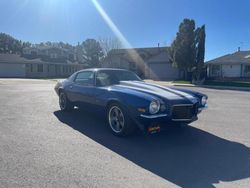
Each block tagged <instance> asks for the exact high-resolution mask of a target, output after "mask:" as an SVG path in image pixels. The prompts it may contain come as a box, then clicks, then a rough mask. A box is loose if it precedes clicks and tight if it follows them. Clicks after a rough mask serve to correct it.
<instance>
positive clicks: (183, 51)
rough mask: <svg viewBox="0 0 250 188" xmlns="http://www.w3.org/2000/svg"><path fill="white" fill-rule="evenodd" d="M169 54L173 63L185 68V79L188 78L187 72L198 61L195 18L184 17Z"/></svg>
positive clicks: (182, 68)
mask: <svg viewBox="0 0 250 188" xmlns="http://www.w3.org/2000/svg"><path fill="white" fill-rule="evenodd" d="M169 55H170V61H171V62H172V64H173V65H174V66H176V67H178V68H179V69H181V70H183V72H184V79H187V73H188V72H190V71H191V70H192V68H193V67H194V66H195V63H196V50H195V21H194V20H190V19H184V20H183V22H182V23H181V24H180V26H179V31H178V32H177V34H176V38H175V40H174V41H173V42H172V44H171V47H170V49H169Z"/></svg>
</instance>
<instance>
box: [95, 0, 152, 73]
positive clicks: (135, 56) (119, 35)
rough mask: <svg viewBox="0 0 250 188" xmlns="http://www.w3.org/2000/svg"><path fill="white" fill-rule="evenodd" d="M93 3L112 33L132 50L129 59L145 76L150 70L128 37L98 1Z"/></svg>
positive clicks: (129, 51) (129, 52)
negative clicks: (146, 71)
mask: <svg viewBox="0 0 250 188" xmlns="http://www.w3.org/2000/svg"><path fill="white" fill-rule="evenodd" d="M91 1H92V3H93V4H94V6H95V8H96V10H97V11H98V12H99V14H100V15H101V16H102V18H103V20H104V21H105V22H106V24H107V25H108V26H109V28H110V29H111V30H112V32H113V33H114V34H115V36H116V37H117V38H118V39H119V40H120V41H121V42H122V45H123V46H124V47H126V48H130V49H129V50H127V52H128V55H129V57H130V58H131V59H132V60H133V62H135V64H136V67H137V69H139V70H140V71H141V72H142V73H143V74H144V75H145V70H149V68H148V66H147V64H146V63H145V62H144V60H143V59H142V58H141V56H140V55H139V54H138V53H137V51H136V50H135V49H134V48H133V47H132V45H131V44H130V43H129V41H128V40H127V39H126V37H125V36H124V35H123V34H122V32H121V31H120V30H119V28H118V27H117V26H116V25H115V23H114V22H113V21H112V20H111V18H110V17H109V16H108V14H107V13H106V11H105V10H104V9H103V7H102V6H101V5H100V3H99V2H98V1H97V0H91Z"/></svg>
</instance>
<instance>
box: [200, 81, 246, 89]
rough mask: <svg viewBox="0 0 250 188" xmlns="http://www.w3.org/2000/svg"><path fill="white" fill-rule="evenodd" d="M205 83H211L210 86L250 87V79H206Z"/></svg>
mask: <svg viewBox="0 0 250 188" xmlns="http://www.w3.org/2000/svg"><path fill="white" fill-rule="evenodd" d="M204 85H209V86H229V87H249V88H250V81H220V80H206V81H205V83H204Z"/></svg>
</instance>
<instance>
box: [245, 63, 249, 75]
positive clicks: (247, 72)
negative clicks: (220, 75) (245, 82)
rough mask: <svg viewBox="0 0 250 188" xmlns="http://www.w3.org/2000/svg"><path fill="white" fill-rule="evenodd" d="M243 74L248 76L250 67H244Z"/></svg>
mask: <svg viewBox="0 0 250 188" xmlns="http://www.w3.org/2000/svg"><path fill="white" fill-rule="evenodd" d="M245 73H246V75H250V65H246V66H245Z"/></svg>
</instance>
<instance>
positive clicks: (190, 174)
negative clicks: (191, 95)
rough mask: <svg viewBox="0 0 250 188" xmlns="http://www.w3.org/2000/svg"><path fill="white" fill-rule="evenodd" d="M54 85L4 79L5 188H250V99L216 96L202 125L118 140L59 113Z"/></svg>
mask: <svg viewBox="0 0 250 188" xmlns="http://www.w3.org/2000/svg"><path fill="white" fill-rule="evenodd" d="M54 85H55V82H54V81H43V80H15V79H13V80H0V187H3V188H7V187H60V188H61V187H101V188H105V187H107V188H110V187H190V188H191V187H192V188H195V187H197V188H201V187H250V148H249V147H250V92H241V91H229V90H214V89H202V88H193V89H194V90H199V91H202V92H204V93H206V94H208V96H209V108H208V109H207V110H206V111H205V112H204V113H203V114H201V115H200V117H199V118H200V119H199V120H198V121H197V122H194V123H192V124H191V125H190V126H189V127H186V128H182V129H172V128H171V129H169V130H167V131H166V132H162V133H160V134H154V135H141V134H137V135H135V136H132V137H129V138H117V137H115V136H113V135H112V134H111V133H110V131H109V129H108V128H107V126H106V124H105V123H104V120H103V119H102V118H99V117H96V116H95V115H93V114H89V113H86V112H81V111H79V110H76V111H75V112H72V113H63V112H60V111H59V107H58V104H57V101H58V98H57V96H56V94H55V93H54V91H53V87H54Z"/></svg>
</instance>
